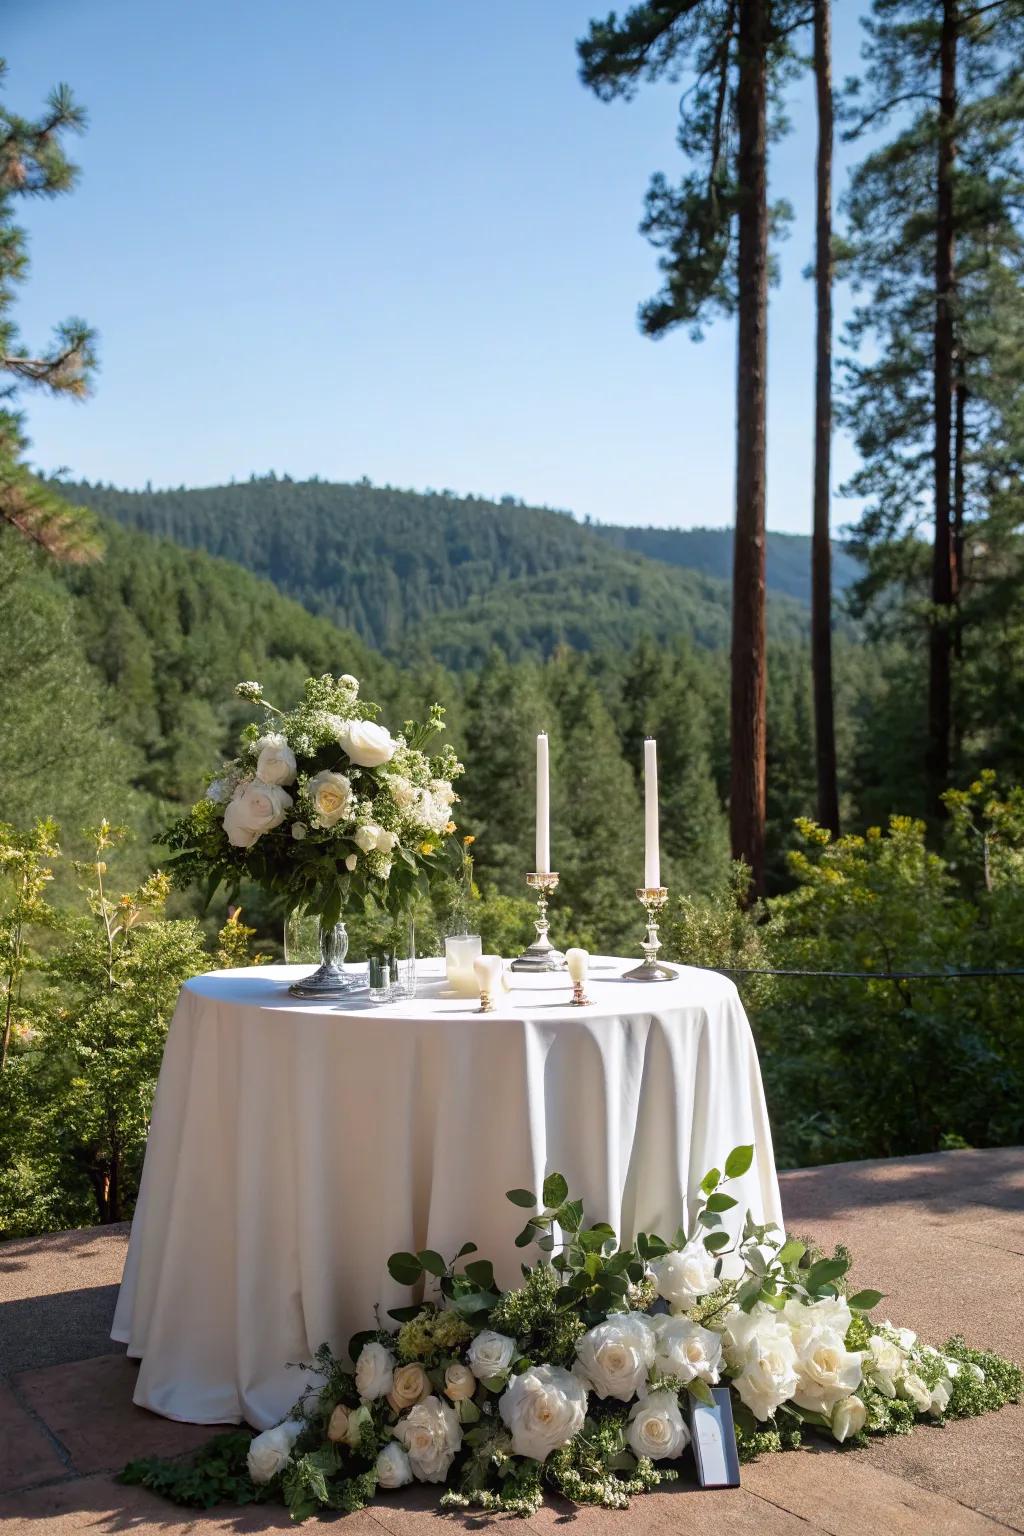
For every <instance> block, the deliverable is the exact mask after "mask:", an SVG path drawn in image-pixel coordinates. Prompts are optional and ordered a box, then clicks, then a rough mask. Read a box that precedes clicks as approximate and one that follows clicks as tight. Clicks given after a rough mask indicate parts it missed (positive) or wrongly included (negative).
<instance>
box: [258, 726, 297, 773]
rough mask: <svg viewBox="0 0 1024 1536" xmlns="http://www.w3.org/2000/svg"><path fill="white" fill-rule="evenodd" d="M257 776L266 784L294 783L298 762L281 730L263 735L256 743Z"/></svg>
mask: <svg viewBox="0 0 1024 1536" xmlns="http://www.w3.org/2000/svg"><path fill="white" fill-rule="evenodd" d="M256 751H257V752H258V754H259V756H258V757H257V759H256V777H257V778H258V779H262V780H263V782H264V784H294V783H295V774H296V770H297V768H298V764H297V763H296V761H295V753H294V752H293V751H292V749H291V747H290V746H289V745H288V741H287V738H286V737H284V736H282V735H281V734H280V732H279V731H275V732H273V733H272V734H271V735H269V736H261V737H260V739H259V741H258V742H257V743H256Z"/></svg>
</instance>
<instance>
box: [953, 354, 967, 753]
mask: <svg viewBox="0 0 1024 1536" xmlns="http://www.w3.org/2000/svg"><path fill="white" fill-rule="evenodd" d="M967 396H968V389H967V381H966V379H965V378H964V362H963V350H962V343H961V346H960V347H959V348H958V352H957V373H956V407H955V419H954V422H953V602H954V604H955V606H956V623H955V626H954V630H953V654H954V656H955V657H956V659H957V661H960V660H962V658H963V648H964V647H963V638H964V637H963V619H962V617H961V614H960V603H961V599H962V595H963V588H964V515H965V498H966V483H965V466H964V454H965V452H966V448H967ZM955 723H957V722H955Z"/></svg>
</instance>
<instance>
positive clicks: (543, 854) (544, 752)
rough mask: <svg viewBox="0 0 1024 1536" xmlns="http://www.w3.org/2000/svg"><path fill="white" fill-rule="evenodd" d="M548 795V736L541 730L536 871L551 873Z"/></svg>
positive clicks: (539, 742) (538, 754) (538, 755)
mask: <svg viewBox="0 0 1024 1536" xmlns="http://www.w3.org/2000/svg"><path fill="white" fill-rule="evenodd" d="M549 816H550V806H549V796H548V737H547V732H546V731H541V733H540V735H539V736H538V737H537V854H536V866H535V873H536V874H538V875H547V874H550V873H551V827H550V820H549Z"/></svg>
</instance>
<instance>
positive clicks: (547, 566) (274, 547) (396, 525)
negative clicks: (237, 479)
mask: <svg viewBox="0 0 1024 1536" xmlns="http://www.w3.org/2000/svg"><path fill="white" fill-rule="evenodd" d="M63 493H64V495H66V496H67V498H68V499H69V500H71V501H75V502H79V503H83V504H85V505H88V506H91V507H93V508H95V509H96V510H97V511H98V512H100V513H102V514H103V515H104V516H106V517H109V518H112V519H114V520H115V521H117V522H118V523H120V524H122V525H123V526H125V527H128V528H136V529H139V530H143V531H145V532H146V533H149V534H156V535H158V536H162V537H164V538H167V539H170V540H172V541H173V542H174V543H176V544H178V545H181V546H184V547H185V548H191V549H204V550H206V551H207V552H208V553H210V554H213V555H216V556H219V557H220V558H222V559H226V560H229V561H232V562H234V563H235V564H237V565H241V566H243V567H245V568H246V569H248V570H250V571H252V572H254V573H255V574H256V575H258V576H262V577H264V578H267V579H269V580H270V581H272V582H273V583H274V585H275V586H276V587H277V588H278V590H279V591H280V592H282V593H283V594H284V595H286V596H288V597H290V598H293V599H295V600H297V601H298V602H300V603H302V604H303V606H304V607H305V608H306V609H307V610H309V611H310V612H311V613H314V614H318V615H322V616H323V617H325V618H329V619H331V620H332V622H334V623H335V624H338V625H341V626H344V627H346V628H349V629H351V630H353V631H355V633H356V634H358V635H359V636H360V637H361V638H362V639H363V640H364V641H366V642H367V643H368V644H370V645H372V646H374V647H375V648H376V649H378V650H381V651H383V652H385V653H386V654H389V655H392V656H394V657H396V658H399V659H408V658H413V659H419V658H421V657H424V656H426V655H430V656H433V657H436V658H437V659H438V660H440V661H442V662H443V663H444V664H446V665H448V666H451V667H455V668H458V669H463V668H467V667H474V666H476V665H479V663H480V662H481V661H482V660H483V659H484V657H485V656H486V655H487V653H488V651H489V650H491V649H493V648H497V649H498V650H501V651H502V652H504V653H505V654H506V655H507V656H509V657H510V658H511V659H513V660H514V659H517V658H519V657H521V656H523V655H529V654H535V655H541V656H547V655H550V654H552V652H553V651H554V650H556V649H557V648H558V646H559V645H561V644H569V645H572V646H573V647H574V648H576V649H578V650H591V649H598V648H603V647H607V646H612V647H615V646H629V645H631V644H633V643H635V642H636V641H638V640H640V639H642V638H644V637H651V638H653V639H656V640H660V641H664V640H668V639H671V638H673V637H674V636H677V635H686V636H688V637H690V638H691V639H693V640H694V641H695V642H696V643H698V644H700V645H702V646H705V647H711V648H717V647H720V646H724V645H727V644H728V636H729V607H730V587H729V583H728V581H726V580H723V579H722V578H721V575H720V574H719V570H720V568H721V567H722V564H723V561H725V562H726V565H725V569H726V571H727V570H728V564H727V561H728V555H729V551H731V535H730V534H729V532H728V531H726V530H722V531H715V530H698V532H699V533H700V534H701V535H702V537H701V538H700V539H699V540H697V541H693V540H690V539H688V537H687V535H686V534H685V533H682V532H680V531H678V530H660V529H642V528H637V529H633V528H609V527H595V526H590V525H588V524H586V523H581V522H578V521H576V519H574V518H573V517H572V516H571V515H570V514H569V513H565V512H556V511H552V510H550V509H547V508H540V507H528V506H524V505H522V504H521V503H519V502H514V501H512V500H511V499H510V498H509V499H506V500H504V501H502V502H500V503H499V502H492V501H486V500H483V499H480V498H475V497H465V498H463V497H458V496H454V495H450V494H448V493H440V494H435V493H425V494H421V493H418V492H414V491H399V490H393V489H391V488H389V487H376V486H372V485H370V484H369V482H363V481H361V482H357V483H355V484H340V485H335V484H330V483H328V482H325V481H320V480H309V481H292V480H289V479H287V478H283V479H278V478H277V477H275V476H268V477H265V478H259V479H257V478H254V479H252V480H250V481H247V482H243V483H241V484H234V485H229V486H212V487H206V488H199V489H193V490H186V489H184V488H182V489H180V490H166V491H150V490H146V491H121V490H117V489H115V488H113V487H107V486H92V485H89V484H78V485H67V484H66V485H64V486H63ZM777 538H778V536H771V537H770V540H769V551H770V553H769V563H770V575H769V583H770V584H771V581H772V574H771V573H772V572H775V573H776V577H777V587H776V590H775V591H774V592H773V597H772V602H771V604H770V625H771V629H772V632H773V633H774V634H775V635H776V636H777V637H780V638H787V637H788V638H793V637H796V636H798V635H802V634H804V633H806V629H807V618H808V615H807V610H806V605H805V604H802V603H800V602H799V601H797V600H796V599H795V598H794V596H793V595H792V594H791V593H789V592H787V591H786V590H785V588H786V585H787V584H788V585H789V586H790V587H793V586H795V585H796V584H795V583H794V580H793V578H792V576H791V575H790V576H786V575H785V574H784V573H785V572H786V571H787V570H790V571H791V570H792V568H793V560H792V558H791V557H790V558H789V560H788V564H787V560H786V559H782V560H780V559H779V558H778V553H777V552H778V551H779V550H780V549H782V550H784V549H786V546H784V545H782V546H780V545H778V544H777ZM655 551H657V552H655Z"/></svg>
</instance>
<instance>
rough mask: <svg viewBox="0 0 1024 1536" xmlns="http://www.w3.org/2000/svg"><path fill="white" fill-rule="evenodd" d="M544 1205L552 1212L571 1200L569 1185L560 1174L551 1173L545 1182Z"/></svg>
mask: <svg viewBox="0 0 1024 1536" xmlns="http://www.w3.org/2000/svg"><path fill="white" fill-rule="evenodd" d="M543 1195H544V1204H545V1206H546V1207H547V1208H548V1209H549V1210H552V1209H554V1208H555V1207H556V1206H559V1205H561V1204H562V1202H563V1201H564V1200H567V1199H568V1198H569V1185H568V1184H567V1182H566V1180H565V1178H564V1176H563V1175H562V1174H560V1173H549V1174H548V1176H547V1178H546V1179H545V1180H544V1189H543Z"/></svg>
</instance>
